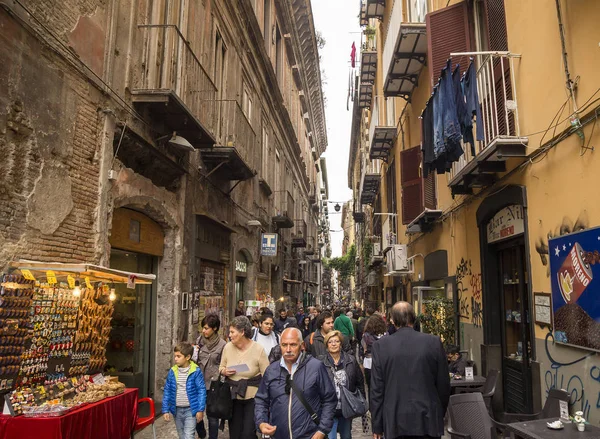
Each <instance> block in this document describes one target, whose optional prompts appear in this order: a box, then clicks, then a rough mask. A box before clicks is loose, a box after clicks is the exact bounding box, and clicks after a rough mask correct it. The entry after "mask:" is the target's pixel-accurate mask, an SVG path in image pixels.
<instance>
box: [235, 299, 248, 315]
mask: <svg viewBox="0 0 600 439" xmlns="http://www.w3.org/2000/svg"><path fill="white" fill-rule="evenodd" d="M245 315H246V307H245V306H244V301H243V300H238V303H237V308H236V309H235V317H237V316H245Z"/></svg>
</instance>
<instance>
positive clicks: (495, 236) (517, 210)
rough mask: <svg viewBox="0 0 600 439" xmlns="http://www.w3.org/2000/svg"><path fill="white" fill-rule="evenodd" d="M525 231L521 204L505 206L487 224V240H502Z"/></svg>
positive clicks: (489, 241)
mask: <svg viewBox="0 0 600 439" xmlns="http://www.w3.org/2000/svg"><path fill="white" fill-rule="evenodd" d="M524 232H525V222H524V221H523V206H518V205H513V206H506V207H505V208H504V209H502V210H500V211H499V212H498V213H496V215H494V217H493V218H492V219H491V220H490V222H489V223H488V225H487V242H488V244H491V243H492V242H498V241H502V240H504V239H508V238H512V237H514V236H518V235H520V234H522V233H524Z"/></svg>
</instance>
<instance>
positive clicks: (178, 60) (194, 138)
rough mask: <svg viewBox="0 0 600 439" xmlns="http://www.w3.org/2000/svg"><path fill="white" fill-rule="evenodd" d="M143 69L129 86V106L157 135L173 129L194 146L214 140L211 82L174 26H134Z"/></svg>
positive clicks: (211, 143)
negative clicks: (136, 31)
mask: <svg viewBox="0 0 600 439" xmlns="http://www.w3.org/2000/svg"><path fill="white" fill-rule="evenodd" d="M138 29H139V32H140V33H141V35H140V41H141V44H142V45H143V50H141V51H140V52H141V53H140V56H141V59H140V65H142V66H143V70H142V71H141V72H138V73H137V74H136V75H135V77H136V78H138V79H137V81H136V82H135V83H134V84H133V87H132V89H131V95H132V97H131V99H132V102H133V104H134V106H135V107H136V108H137V109H138V111H140V113H141V114H142V115H143V116H145V117H146V118H147V120H148V122H150V123H151V124H152V127H153V128H154V129H155V130H156V131H158V132H160V133H163V134H165V135H166V134H171V133H173V132H176V133H177V135H179V136H182V137H184V138H185V139H186V140H188V141H189V142H190V143H191V144H192V145H193V146H194V147H196V148H200V147H212V146H213V145H214V144H215V142H216V138H215V131H216V121H217V111H216V110H217V108H216V106H215V99H216V91H217V90H216V87H215V85H214V84H213V83H212V81H211V79H210V77H209V76H208V74H207V73H206V72H205V71H204V68H203V67H202V65H201V64H200V60H199V59H198V57H197V56H196V54H195V53H194V51H193V50H192V47H191V45H190V43H189V42H188V41H187V40H186V39H185V37H184V36H183V34H182V33H181V32H180V30H179V28H178V27H177V26H175V25H154V24H149V25H139V26H138Z"/></svg>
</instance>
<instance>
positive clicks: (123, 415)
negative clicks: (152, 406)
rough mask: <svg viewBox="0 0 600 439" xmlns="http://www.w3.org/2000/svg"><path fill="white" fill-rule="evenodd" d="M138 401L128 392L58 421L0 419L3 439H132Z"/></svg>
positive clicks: (84, 408)
mask: <svg viewBox="0 0 600 439" xmlns="http://www.w3.org/2000/svg"><path fill="white" fill-rule="evenodd" d="M137 399H138V390H137V389H126V390H125V392H124V393H122V394H121V395H117V396H114V397H112V398H107V399H103V400H102V401H98V402H96V403H94V404H89V405H86V406H85V407H82V408H80V409H76V410H73V411H72V412H69V413H67V414H66V415H64V416H60V417H58V418H26V417H24V416H17V417H14V418H13V417H11V416H6V415H0V439H129V438H131V432H132V430H133V426H134V425H135V421H136V416H137Z"/></svg>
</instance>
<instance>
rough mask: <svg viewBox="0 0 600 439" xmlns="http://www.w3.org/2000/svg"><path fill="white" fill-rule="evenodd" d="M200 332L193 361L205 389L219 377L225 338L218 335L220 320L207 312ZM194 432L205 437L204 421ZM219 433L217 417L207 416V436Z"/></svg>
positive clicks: (214, 436)
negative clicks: (201, 376)
mask: <svg viewBox="0 0 600 439" xmlns="http://www.w3.org/2000/svg"><path fill="white" fill-rule="evenodd" d="M200 326H201V328H202V333H201V334H200V337H198V340H197V341H196V344H197V345H198V352H197V355H196V359H195V362H196V363H197V364H198V366H199V367H200V370H201V371H202V375H203V376H204V384H205V386H206V389H207V390H208V389H210V384H211V381H213V380H218V379H219V364H220V363H221V355H222V353H223V348H224V347H225V344H226V342H225V340H223V339H222V338H221V337H220V336H219V329H220V328H221V321H220V320H219V317H217V316H216V315H215V314H209V315H207V316H206V317H204V318H203V319H202V322H201V323H200ZM196 432H197V433H198V436H200V439H204V438H205V437H206V428H205V426H204V421H202V422H198V424H197V425H196ZM218 435H219V419H218V418H211V417H208V438H209V439H217V436H218Z"/></svg>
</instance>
